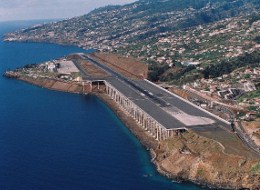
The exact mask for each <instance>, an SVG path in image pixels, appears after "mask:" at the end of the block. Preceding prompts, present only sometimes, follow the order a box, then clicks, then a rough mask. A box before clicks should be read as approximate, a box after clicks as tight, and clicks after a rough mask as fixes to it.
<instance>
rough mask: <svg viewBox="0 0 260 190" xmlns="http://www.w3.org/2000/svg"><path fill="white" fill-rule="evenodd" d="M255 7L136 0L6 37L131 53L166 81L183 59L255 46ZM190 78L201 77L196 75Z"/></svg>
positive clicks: (210, 59) (206, 58) (250, 3)
mask: <svg viewBox="0 0 260 190" xmlns="http://www.w3.org/2000/svg"><path fill="white" fill-rule="evenodd" d="M259 9H260V2H259V1H258V0H228V1H227V0H213V1H212V0H199V1H196V0H172V1H169V0H168V1H166V0H150V1H148V0H140V1H137V2H135V3H132V4H128V5H124V6H107V7H103V8H99V9H96V10H94V11H92V12H90V13H89V14H86V15H84V16H81V17H75V18H72V19H68V20H64V21H60V22H56V23H51V24H46V25H37V26H34V27H32V28H29V29H24V30H20V31H18V32H15V33H10V34H7V35H6V36H5V40H7V41H35V42H51V43H58V44H64V45H75V46H79V47H83V48H86V49H89V48H95V49H99V50H102V51H112V52H118V53H120V54H122V55H127V56H130V55H131V56H133V57H137V58H139V59H142V60H144V61H146V62H148V63H149V64H150V70H151V72H150V73H151V74H150V79H153V80H164V81H171V80H176V79H177V80H178V79H179V78H180V77H178V76H177V77H171V73H175V70H172V69H170V68H169V66H170V67H172V66H177V67H178V68H179V69H177V71H179V70H181V71H183V70H184V69H185V68H183V67H182V66H181V65H180V63H182V62H196V63H203V64H202V67H204V66H207V65H208V64H212V63H218V62H220V61H221V60H222V59H223V58H229V57H231V58H232V57H235V56H239V55H242V54H244V53H245V52H252V50H255V49H256V50H259V34H258V33H257V31H259V27H260V26H259V25H260V21H259V18H260V16H259ZM234 47H239V48H238V49H237V50H234ZM252 48H253V49H252ZM157 70H160V71H161V73H157ZM191 70H193V69H191ZM191 70H190V69H188V73H190V72H191ZM153 71H156V73H153ZM169 73H170V76H169ZM185 73H186V71H185V70H184V74H185ZM153 75H155V77H154V76H153ZM195 76H196V77H200V73H195ZM188 80H189V79H188Z"/></svg>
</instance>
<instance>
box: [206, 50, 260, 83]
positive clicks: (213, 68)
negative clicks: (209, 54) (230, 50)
mask: <svg viewBox="0 0 260 190" xmlns="http://www.w3.org/2000/svg"><path fill="white" fill-rule="evenodd" d="M259 63H260V52H259V51H254V52H253V53H251V54H248V53H246V54H245V55H242V56H240V57H237V58H234V59H232V60H230V61H229V60H226V61H222V62H221V63H220V64H217V65H210V66H208V67H206V69H205V70H204V71H203V72H202V73H203V75H204V78H207V79H208V78H216V77H219V76H222V75H223V74H229V73H231V72H232V71H234V70H235V69H238V68H241V67H245V66H252V67H254V66H255V67H256V66H258V65H259Z"/></svg>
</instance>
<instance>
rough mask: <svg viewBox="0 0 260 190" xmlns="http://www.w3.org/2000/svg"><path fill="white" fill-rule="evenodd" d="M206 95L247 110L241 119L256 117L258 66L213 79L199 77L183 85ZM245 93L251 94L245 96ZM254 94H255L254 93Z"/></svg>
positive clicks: (259, 106)
mask: <svg viewBox="0 0 260 190" xmlns="http://www.w3.org/2000/svg"><path fill="white" fill-rule="evenodd" d="M185 86H186V88H187V87H190V88H191V89H194V90H196V91H197V92H200V93H201V94H203V95H205V96H206V97H210V98H211V99H212V100H216V101H219V102H225V103H227V104H230V105H237V106H239V107H240V108H243V109H244V110H248V111H247V112H246V114H245V115H243V116H241V119H244V120H252V119H256V118H257V117H258V116H257V115H258V114H259V111H260V96H259V90H260V67H256V68H240V69H237V70H235V71H234V72H232V73H230V74H228V75H227V74H225V75H223V76H221V77H218V78H214V79H199V80H196V81H195V82H191V83H188V84H186V85H185ZM247 94H252V95H251V96H250V97H249V98H247ZM254 94H255V95H254Z"/></svg>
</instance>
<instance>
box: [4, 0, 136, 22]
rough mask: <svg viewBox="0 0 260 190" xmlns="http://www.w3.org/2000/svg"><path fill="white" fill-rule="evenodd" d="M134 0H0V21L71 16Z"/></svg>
mask: <svg viewBox="0 0 260 190" xmlns="http://www.w3.org/2000/svg"><path fill="white" fill-rule="evenodd" d="M134 1H136V0H0V21H11V20H36V19H53V18H55V19H57V18H71V17H74V16H80V15H83V14H86V13H88V12H90V11H91V10H93V9H95V8H99V7H101V6H106V5H123V4H127V3H132V2H134Z"/></svg>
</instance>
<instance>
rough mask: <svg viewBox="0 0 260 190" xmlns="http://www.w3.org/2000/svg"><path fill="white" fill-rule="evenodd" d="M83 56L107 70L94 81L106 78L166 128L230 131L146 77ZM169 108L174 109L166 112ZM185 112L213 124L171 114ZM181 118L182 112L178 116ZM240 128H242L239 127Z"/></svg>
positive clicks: (229, 126)
mask: <svg viewBox="0 0 260 190" xmlns="http://www.w3.org/2000/svg"><path fill="white" fill-rule="evenodd" d="M79 55H80V56H81V57H82V58H83V59H86V60H88V61H90V62H91V63H92V64H94V65H96V66H97V67H99V68H100V69H102V70H104V71H105V72H107V73H108V74H109V75H110V76H109V77H106V78H102V79H95V80H106V81H107V82H109V83H110V84H112V85H113V86H114V87H115V88H117V90H118V91H120V92H121V93H123V94H124V95H125V96H126V97H128V98H129V99H130V100H132V101H133V102H134V103H135V104H137V105H138V106H139V107H140V108H141V109H143V110H144V111H145V112H146V113H148V114H149V115H150V116H152V117H153V118H154V119H156V120H157V121H158V122H159V123H161V124H162V125H163V126H164V127H165V128H167V129H174V128H175V129H179V128H186V129H192V130H194V131H212V132H213V131H223V130H225V131H227V130H228V131H232V130H233V129H232V127H231V125H230V124H229V123H228V122H225V121H223V120H221V119H219V118H217V117H216V116H214V115H213V114H210V113H208V112H206V111H204V110H202V109H201V108H199V107H198V106H196V105H194V104H192V103H190V102H188V101H186V100H183V99H181V98H179V97H178V96H176V95H173V94H172V93H170V92H168V91H166V90H163V89H162V88H160V87H158V86H156V85H154V84H152V83H150V82H149V81H146V80H130V79H128V78H126V77H124V76H122V75H121V74H119V73H117V72H115V71H113V70H112V69H111V68H109V67H108V66H106V65H104V64H101V63H99V62H97V61H95V60H94V59H93V58H91V57H89V56H87V55H85V54H79ZM75 64H76V66H77V67H78V69H79V70H80V71H81V73H82V74H83V79H86V80H91V79H93V78H91V77H90V75H89V73H87V72H86V71H85V70H84V68H82V67H81V65H80V64H79V63H77V62H75ZM168 110H171V111H173V114H171V112H170V113H169V111H168ZM182 113H185V114H187V116H188V117H187V116H185V115H184V116H183V117H187V118H184V119H189V118H190V117H193V116H194V117H197V118H207V119H210V120H212V121H213V123H212V124H201V125H198V124H196V122H195V123H194V124H192V125H186V124H185V122H183V118H182V119H180V117H177V118H176V117H174V116H173V115H175V114H177V115H178V114H182ZM181 117H182V115H181ZM241 129H243V128H241ZM236 134H237V136H238V137H239V138H240V139H241V140H242V141H243V142H244V144H246V145H247V146H248V147H249V148H251V149H252V150H253V151H254V152H256V153H258V155H259V148H258V147H257V146H256V145H255V144H254V143H252V142H251V141H250V140H249V139H248V138H247V137H246V136H245V134H244V133H243V132H242V131H241V130H237V129H236Z"/></svg>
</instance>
